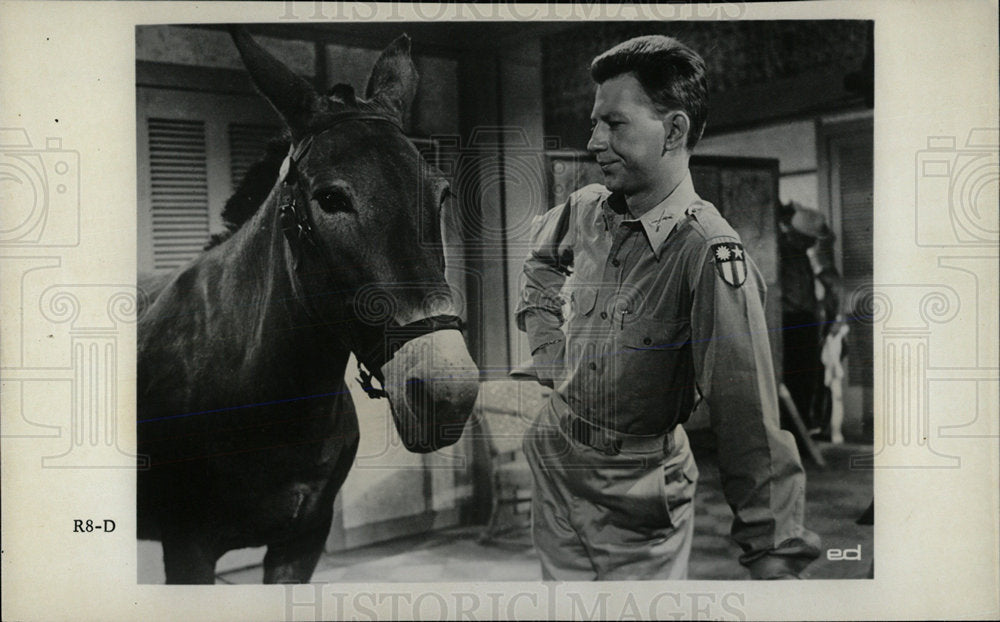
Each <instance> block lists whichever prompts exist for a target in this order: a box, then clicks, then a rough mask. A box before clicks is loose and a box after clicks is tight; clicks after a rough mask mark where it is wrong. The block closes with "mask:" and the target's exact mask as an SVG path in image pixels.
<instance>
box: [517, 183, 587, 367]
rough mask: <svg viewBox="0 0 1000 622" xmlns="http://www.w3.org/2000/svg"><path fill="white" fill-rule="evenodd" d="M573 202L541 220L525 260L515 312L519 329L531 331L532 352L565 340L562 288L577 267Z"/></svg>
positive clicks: (539, 218) (529, 335) (549, 213)
mask: <svg viewBox="0 0 1000 622" xmlns="http://www.w3.org/2000/svg"><path fill="white" fill-rule="evenodd" d="M571 201H572V199H570V200H569V201H567V202H566V203H564V204H563V205H560V206H557V207H554V208H552V209H551V210H549V211H548V212H546V213H545V214H543V215H541V216H539V217H537V218H536V219H535V222H534V224H533V227H532V235H531V250H530V251H529V253H528V258H527V259H526V260H525V261H524V278H523V284H522V287H521V297H520V300H519V301H518V305H517V309H516V310H515V312H514V313H515V318H516V321H517V327H518V328H519V329H520V330H522V331H527V333H528V339H529V344H530V346H531V349H532V350H534V349H535V348H537V347H539V345H540V344H544V343H546V342H547V341H550V340H553V339H558V338H561V337H562V332H561V331H560V328H559V327H560V326H561V325H562V323H563V314H562V306H563V298H562V294H561V292H562V287H563V284H564V283H565V282H566V277H567V275H568V274H569V271H570V268H571V267H572V265H573V246H572V241H573V228H572V226H571V225H572V223H571V218H572V210H571V207H570V205H571Z"/></svg>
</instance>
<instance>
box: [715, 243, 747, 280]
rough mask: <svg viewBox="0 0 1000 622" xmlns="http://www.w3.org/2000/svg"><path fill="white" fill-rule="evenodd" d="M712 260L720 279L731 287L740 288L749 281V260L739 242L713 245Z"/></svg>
mask: <svg viewBox="0 0 1000 622" xmlns="http://www.w3.org/2000/svg"><path fill="white" fill-rule="evenodd" d="M712 260H713V261H714V262H715V271H716V272H717V273H718V274H719V277H721V278H722V280H723V281H725V282H726V285H729V286H731V287H739V286H741V285H743V283H744V282H745V281H746V280H747V260H746V253H745V252H744V250H743V245H742V244H740V243H739V242H721V243H719V244H713V245H712Z"/></svg>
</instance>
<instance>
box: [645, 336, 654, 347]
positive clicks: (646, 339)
mask: <svg viewBox="0 0 1000 622" xmlns="http://www.w3.org/2000/svg"><path fill="white" fill-rule="evenodd" d="M642 342H643V343H644V344H646V345H647V346H648V345H649V344H651V343H653V340H652V339H650V338H649V337H646V338H645V339H643V340H642Z"/></svg>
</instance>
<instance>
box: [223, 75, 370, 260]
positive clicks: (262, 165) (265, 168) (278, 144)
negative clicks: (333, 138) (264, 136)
mask: <svg viewBox="0 0 1000 622" xmlns="http://www.w3.org/2000/svg"><path fill="white" fill-rule="evenodd" d="M327 97H328V98H329V99H330V100H331V102H332V103H333V104H334V106H336V107H338V108H341V109H344V108H348V109H360V110H364V109H368V108H371V104H369V102H367V101H365V100H359V99H357V98H356V97H355V95H354V88H353V87H352V86H350V85H349V84H337V85H335V86H333V87H331V88H330V90H329V91H327ZM291 142H292V138H291V135H290V133H289V132H288V130H287V129H285V130H282V131H281V132H280V133H278V134H277V135H276V136H274V137H273V138H271V139H270V140H269V141H268V142H267V146H266V147H265V149H264V155H263V156H262V157H261V159H260V160H258V161H257V162H255V163H254V164H253V165H251V166H250V168H248V169H247V172H246V173H244V175H243V179H242V180H241V181H240V185H239V186H238V187H237V188H236V191H235V192H234V193H233V196H231V197H229V199H228V200H227V201H226V205H225V206H224V207H223V208H222V224H223V226H225V230H224V231H223V232H222V233H214V234H212V236H211V237H210V238H209V240H208V242H207V243H206V244H205V248H204V250H208V249H210V248H214V247H216V246H218V245H219V244H222V243H223V242H225V241H226V240H228V239H229V238H230V237H232V235H233V234H234V233H236V232H237V231H239V229H240V227H242V226H243V225H244V224H245V223H246V222H247V221H248V220H250V219H251V218H252V217H253V215H254V214H256V213H257V210H258V209H260V206H261V205H263V204H264V200H265V199H266V198H267V197H268V195H269V194H270V193H271V189H272V188H274V185H275V184H276V183H277V182H278V173H279V172H280V170H281V163H282V162H283V161H284V159H285V156H286V155H288V148H289V145H290V144H291Z"/></svg>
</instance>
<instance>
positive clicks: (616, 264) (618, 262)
mask: <svg viewBox="0 0 1000 622" xmlns="http://www.w3.org/2000/svg"><path fill="white" fill-rule="evenodd" d="M611 265H612V266H614V267H616V268H617V267H618V266H620V265H622V262H620V261H618V259H612V260H611Z"/></svg>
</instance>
